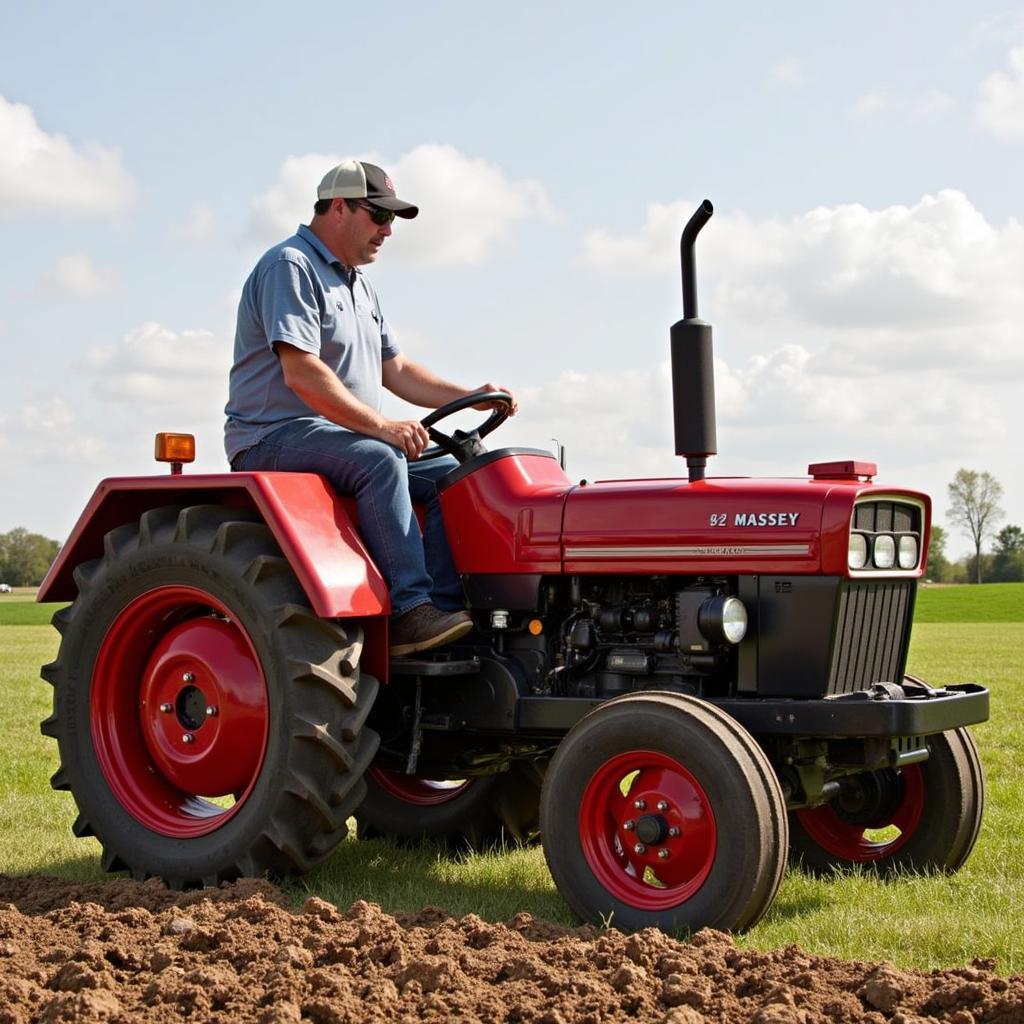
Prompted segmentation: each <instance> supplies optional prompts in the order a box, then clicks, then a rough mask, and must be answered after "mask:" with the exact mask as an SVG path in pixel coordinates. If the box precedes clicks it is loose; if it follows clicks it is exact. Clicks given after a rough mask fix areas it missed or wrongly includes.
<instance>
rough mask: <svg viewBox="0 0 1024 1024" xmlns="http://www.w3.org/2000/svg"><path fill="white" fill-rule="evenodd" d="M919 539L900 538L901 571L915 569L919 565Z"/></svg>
mask: <svg viewBox="0 0 1024 1024" xmlns="http://www.w3.org/2000/svg"><path fill="white" fill-rule="evenodd" d="M917 555H918V549H917V538H916V537H909V536H903V537H900V548H899V561H900V568H901V569H913V568H915V566H916V565H917Z"/></svg>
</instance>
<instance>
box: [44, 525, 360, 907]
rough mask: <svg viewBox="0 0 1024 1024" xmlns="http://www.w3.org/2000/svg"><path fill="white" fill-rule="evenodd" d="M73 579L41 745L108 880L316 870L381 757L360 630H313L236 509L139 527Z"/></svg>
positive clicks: (273, 549) (50, 676) (280, 568)
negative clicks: (52, 748) (54, 757)
mask: <svg viewBox="0 0 1024 1024" xmlns="http://www.w3.org/2000/svg"><path fill="white" fill-rule="evenodd" d="M75 579H76V582H77V584H78V588H79V595H78V598H77V599H76V600H75V602H74V603H73V604H72V605H71V606H70V607H68V608H66V609H64V610H62V611H60V612H58V613H57V614H56V615H55V616H54V625H55V626H56V627H57V629H58V631H59V632H60V633H61V634H62V639H61V645H60V650H59V652H58V655H57V659H56V661H54V662H53V663H52V664H50V665H47V666H45V667H44V668H43V671H42V674H43V677H44V679H46V680H47V681H48V682H50V683H51V684H52V685H53V687H54V713H53V715H52V716H51V717H50V718H48V719H47V720H46V721H45V722H43V724H42V731H43V733H44V734H45V735H48V736H52V737H54V738H55V739H56V740H57V742H58V746H59V751H60V761H61V765H60V768H59V769H58V771H57V773H56V774H55V775H54V777H53V779H52V780H51V783H52V785H53V787H54V788H55V789H66V790H70V791H71V793H72V795H73V796H74V798H75V801H76V803H77V804H78V808H79V815H78V818H77V820H76V821H75V824H74V826H73V829H74V832H75V834H76V835H78V836H85V835H94V836H96V837H97V839H99V841H100V843H101V844H102V846H103V857H102V864H103V867H104V869H105V870H107V871H117V870H124V869H127V870H129V871H131V873H132V875H133V876H134V877H135V878H138V879H145V878H148V877H150V876H160V877H162V878H163V879H165V880H166V881H167V882H168V884H170V885H171V886H173V887H176V888H180V887H186V886H194V885H200V884H203V885H216V884H218V883H219V882H221V881H223V880H230V879H234V878H237V877H239V876H262V875H265V874H269V875H271V876H273V877H278V878H280V877H284V876H287V875H289V874H295V873H301V872H305V871H308V870H310V869H311V868H312V867H314V866H315V865H316V864H318V863H319V862H320V861H322V860H324V859H325V858H326V857H327V856H328V855H329V854H330V853H331V851H332V850H333V849H334V847H335V846H336V845H337V843H338V842H339V841H340V840H341V839H342V838H344V836H345V834H346V831H347V829H346V824H345V823H346V819H347V817H348V816H349V815H350V814H351V813H352V811H353V810H354V808H355V807H356V806H357V805H358V803H359V802H360V800H361V799H362V797H363V794H364V792H365V787H364V784H363V782H362V775H363V772H364V771H365V769H366V767H367V766H368V765H369V763H370V761H371V760H372V759H373V756H374V754H375V752H376V749H377V744H378V739H377V736H376V734H375V733H373V732H372V731H371V730H369V729H366V728H364V725H363V723H364V722H365V719H366V716H367V714H368V712H369V709H370V706H371V705H372V703H373V699H374V696H375V694H376V691H377V681H376V680H375V679H374V678H373V677H371V676H367V675H361V674H360V672H359V667H358V663H359V655H360V652H361V647H362V630H361V629H360V628H359V627H358V626H354V627H348V628H343V627H342V626H341V625H340V624H339V623H338V622H336V621H334V620H325V619H320V618H318V617H317V615H316V614H315V613H314V612H313V610H312V609H311V608H310V607H309V605H308V602H307V600H306V598H305V595H304V593H303V591H302V588H301V587H300V585H299V583H298V581H297V580H296V578H295V576H294V574H293V573H292V571H291V568H290V567H289V565H288V563H287V561H286V560H285V559H284V558H283V557H282V555H281V552H280V550H279V548H278V547H277V544H276V543H275V541H274V539H273V536H272V535H271V533H270V531H269V530H268V529H267V527H266V526H265V525H264V524H263V523H262V522H259V521H258V520H257V518H256V517H255V516H254V515H252V514H250V513H248V512H246V511H245V510H240V509H229V508H224V507H221V506H212V505H204V506H192V507H188V508H181V509H179V508H160V509H155V510H152V511H149V512H146V513H145V514H144V515H143V516H142V517H141V519H140V520H139V522H138V523H137V524H131V525H126V526H121V527H118V528H117V529H115V530H112V531H111V532H110V533H108V534H107V535H106V537H105V539H104V554H103V557H102V558H100V559H98V560H96V561H93V562H88V563H85V564H83V565H81V566H79V567H78V568H77V569H76V571H75Z"/></svg>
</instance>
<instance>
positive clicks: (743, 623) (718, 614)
mask: <svg viewBox="0 0 1024 1024" xmlns="http://www.w3.org/2000/svg"><path fill="white" fill-rule="evenodd" d="M697 628H698V629H699V630H700V631H701V633H703V634H704V636H706V637H707V638H708V640H714V641H718V642H721V641H722V640H725V641H726V642H727V643H730V644H738V643H739V642H740V641H741V640H742V639H743V638H744V637H745V636H746V635H747V609H746V607H745V606H744V604H743V602H742V601H741V600H740V599H739V598H738V597H724V596H722V595H719V596H717V597H709V598H708V599H707V600H706V601H705V602H704V603H703V604H702V605H701V606H700V611H699V612H698V614H697Z"/></svg>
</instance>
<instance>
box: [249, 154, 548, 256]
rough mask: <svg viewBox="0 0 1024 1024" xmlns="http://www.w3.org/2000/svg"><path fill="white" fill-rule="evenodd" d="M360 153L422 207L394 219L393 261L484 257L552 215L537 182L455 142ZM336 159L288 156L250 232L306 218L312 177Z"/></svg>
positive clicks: (266, 237) (271, 232)
mask: <svg viewBox="0 0 1024 1024" xmlns="http://www.w3.org/2000/svg"><path fill="white" fill-rule="evenodd" d="M361 158H362V159H365V160H367V161H370V162H372V163H376V164H378V165H380V166H383V167H385V168H387V170H388V172H389V174H391V176H392V177H393V178H394V179H395V181H396V182H397V186H396V188H397V191H398V194H399V195H400V196H401V197H402V198H408V199H409V201H410V202H415V203H416V204H417V205H418V206H419V207H420V214H419V216H418V217H417V218H416V220H415V221H413V222H408V223H406V222H402V221H399V222H398V224H397V225H396V231H395V234H394V236H393V237H392V239H390V240H389V242H388V243H387V245H388V252H389V254H393V257H394V258H395V259H396V260H398V261H404V262H409V263H413V264H417V265H420V266H456V265H471V264H479V263H483V262H484V261H485V260H486V259H487V258H488V257H489V256H490V254H491V252H492V251H493V250H494V248H495V247H496V246H498V245H500V244H501V243H502V242H504V241H505V240H506V239H507V238H508V237H509V235H510V234H511V233H512V231H513V229H514V227H515V225H516V224H517V223H519V222H523V221H528V220H551V219H553V217H554V210H553V207H552V205H551V201H550V199H549V198H548V195H547V191H546V190H545V188H544V186H543V184H542V183H540V182H539V181H536V180H534V179H522V180H519V181H513V180H510V179H509V178H508V177H507V175H506V174H505V173H504V171H502V169H501V168H500V167H498V166H497V165H496V164H492V163H489V162H488V161H486V160H483V159H480V158H478V157H469V156H466V155H465V154H463V153H461V152H460V151H459V150H457V149H456V148H455V147H454V146H447V145H421V146H417V147H416V148H415V149H412V150H410V151H409V152H408V153H405V154H404V155H403V156H401V157H399V158H398V159H397V160H390V159H387V158H384V157H381V156H379V155H377V154H362V155H361ZM341 159H342V157H340V156H338V155H329V154H306V155H305V156H292V157H289V158H288V159H287V160H285V162H284V164H283V165H282V166H281V170H280V172H279V174H278V179H277V181H276V182H275V183H274V184H273V185H272V186H271V187H270V188H269V189H268V190H267V191H266V192H265V193H264V194H263V195H262V196H260V197H259V198H258V199H257V200H256V201H255V202H254V203H253V207H252V214H251V218H250V227H251V230H252V233H253V234H254V235H256V236H257V237H258V238H260V239H261V240H262V241H264V242H268V243H270V242H274V241H279V240H280V239H281V238H283V237H286V236H287V235H288V234H290V233H291V232H293V231H294V230H295V226H296V224H298V223H300V222H306V221H308V220H309V217H310V216H311V214H312V205H313V199H314V198H315V195H316V186H317V184H318V183H319V181H320V179H321V178H322V177H323V175H324V174H325V173H326V172H327V170H329V169H330V167H331V166H333V165H334V164H336V163H338V162H339V161H340V160H341Z"/></svg>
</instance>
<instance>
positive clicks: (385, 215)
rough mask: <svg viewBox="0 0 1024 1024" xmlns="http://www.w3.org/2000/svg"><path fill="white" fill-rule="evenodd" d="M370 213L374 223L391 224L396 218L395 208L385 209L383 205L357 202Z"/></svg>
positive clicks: (357, 204)
mask: <svg viewBox="0 0 1024 1024" xmlns="http://www.w3.org/2000/svg"><path fill="white" fill-rule="evenodd" d="M356 206H361V207H362V208H363V209H364V210H366V212H367V213H368V214H369V215H370V220H372V221H373V223H374V224H381V225H383V224H390V223H391V222H392V221H393V220H394V219H395V211H394V210H385V209H384V208H383V207H382V206H374V205H373V204H372V203H356Z"/></svg>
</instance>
